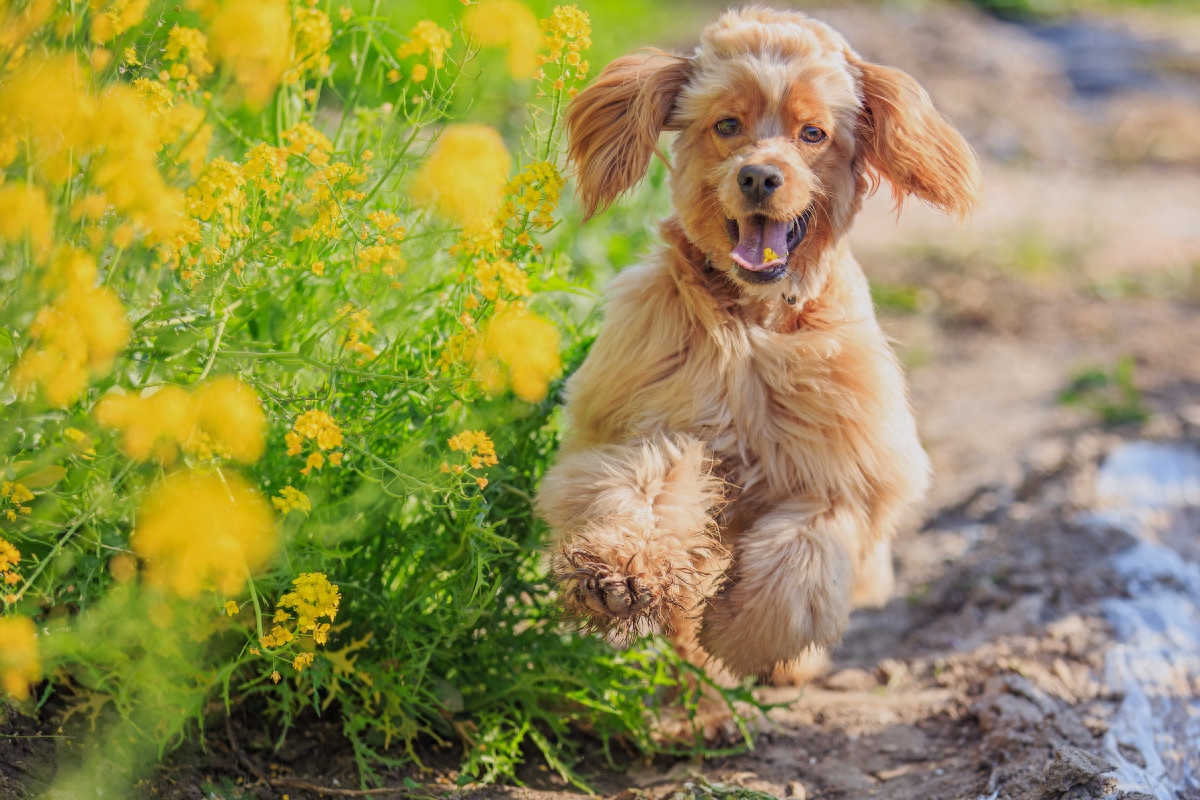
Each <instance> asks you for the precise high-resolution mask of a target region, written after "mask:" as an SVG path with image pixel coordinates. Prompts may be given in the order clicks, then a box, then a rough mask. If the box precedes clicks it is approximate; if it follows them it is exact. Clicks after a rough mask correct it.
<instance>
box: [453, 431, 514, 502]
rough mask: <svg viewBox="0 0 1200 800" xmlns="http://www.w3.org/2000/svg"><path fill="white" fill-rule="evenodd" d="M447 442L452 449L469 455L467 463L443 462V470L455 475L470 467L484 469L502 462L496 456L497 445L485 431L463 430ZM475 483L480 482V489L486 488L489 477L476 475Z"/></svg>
mask: <svg viewBox="0 0 1200 800" xmlns="http://www.w3.org/2000/svg"><path fill="white" fill-rule="evenodd" d="M446 444H448V445H449V446H450V449H451V450H454V451H456V452H461V453H463V454H464V455H466V456H467V463H466V464H465V465H463V464H454V465H451V464H449V463H447V462H444V461H443V462H442V467H441V469H442V472H453V473H454V474H455V475H461V474H463V472H465V471H466V470H468V469H473V470H474V469H483V468H485V467H494V466H496V465H497V464H499V463H500V459H499V458H498V457H497V456H496V445H495V443H494V442H493V441H492V439H491V437H489V436H488V435H487V434H486V433H484V432H483V431H470V430H468V431H462V432H461V433H458V434H456V435H454V436H451V437H450V438H449V439H448V440H446ZM475 483H477V484H479V488H480V489H486V488H487V485H488V479H487V478H485V477H483V476H482V475H480V476H476V478H475Z"/></svg>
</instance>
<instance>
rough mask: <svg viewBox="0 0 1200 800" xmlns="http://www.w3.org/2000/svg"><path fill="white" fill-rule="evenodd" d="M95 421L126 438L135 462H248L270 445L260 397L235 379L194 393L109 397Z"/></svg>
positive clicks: (171, 389) (171, 390)
mask: <svg viewBox="0 0 1200 800" xmlns="http://www.w3.org/2000/svg"><path fill="white" fill-rule="evenodd" d="M95 414H96V420H97V421H98V422H99V423H100V424H101V425H102V426H104V427H106V428H115V429H117V430H119V431H121V433H122V434H123V437H122V441H121V449H122V450H123V451H124V452H125V453H126V455H128V456H129V457H130V458H133V459H135V460H137V461H148V460H150V459H151V458H154V459H156V460H158V461H160V462H162V463H164V464H171V463H173V462H174V460H175V456H176V455H177V453H178V451H179V450H180V449H182V450H183V451H184V452H185V453H188V454H189V455H192V456H195V457H197V458H199V459H201V460H204V461H207V460H212V459H213V458H217V457H219V458H224V459H233V460H236V461H241V462H243V463H246V464H249V463H253V462H255V461H257V460H258V459H259V458H260V457H261V456H262V454H263V450H264V448H265V446H266V427H267V422H266V417H265V416H264V414H263V411H262V407H261V404H260V402H259V399H258V395H257V394H256V393H255V392H254V390H253V389H251V388H250V387H249V386H246V385H245V384H244V383H242V382H241V381H239V380H237V379H236V378H232V377H220V378H215V379H213V380H211V381H209V382H207V383H205V384H202V385H201V386H199V387H197V389H196V391H195V392H194V393H192V394H189V393H188V392H187V391H186V390H184V389H181V388H180V387H178V386H163V387H160V388H159V389H158V390H157V391H153V392H150V391H147V392H144V393H143V394H141V395H140V396H139V395H130V394H119V393H109V394H106V395H105V396H104V397H103V398H101V399H100V402H99V403H98V404H97V405H96V411H95Z"/></svg>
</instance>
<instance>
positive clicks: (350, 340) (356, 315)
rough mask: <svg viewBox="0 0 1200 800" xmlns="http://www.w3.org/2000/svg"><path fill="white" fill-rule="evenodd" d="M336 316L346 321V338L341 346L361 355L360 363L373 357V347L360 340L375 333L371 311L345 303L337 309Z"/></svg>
mask: <svg viewBox="0 0 1200 800" xmlns="http://www.w3.org/2000/svg"><path fill="white" fill-rule="evenodd" d="M338 316H339V317H342V318H343V319H345V320H346V322H347V331H346V338H345V340H344V341H343V342H342V346H343V347H344V348H345V349H347V350H350V351H352V352H355V353H358V355H359V356H361V358H360V363H363V362H365V360H367V359H371V358H374V357H375V355H376V354H375V348H373V347H371V345H369V344H367V343H366V342H364V341H363V340H362V337H364V336H370V335H371V334H372V333H375V323H373V322H371V312H370V311H368V310H367V309H365V308H358V309H356V308H355V307H354V306H353V305H352V304H350V303H347V304H346V305H344V306H342V307H341V308H340V309H338Z"/></svg>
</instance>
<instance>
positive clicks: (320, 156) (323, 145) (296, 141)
mask: <svg viewBox="0 0 1200 800" xmlns="http://www.w3.org/2000/svg"><path fill="white" fill-rule="evenodd" d="M283 141H284V142H285V143H286V144H287V151H288V152H289V153H291V154H292V155H297V156H304V157H305V158H307V159H308V160H309V161H311V162H312V163H313V164H314V165H316V166H318V167H324V166H325V165H327V164H328V163H329V156H330V153H331V152H332V151H333V144H332V143H331V142H330V141H329V137H327V136H326V135H325V134H323V133H321V132H320V131H319V130H317V129H316V128H314V127H313V126H311V125H309V124H308V123H307V122H300V123H297V124H296V125H294V126H292V127H291V128H288V129H287V130H286V131H284V132H283Z"/></svg>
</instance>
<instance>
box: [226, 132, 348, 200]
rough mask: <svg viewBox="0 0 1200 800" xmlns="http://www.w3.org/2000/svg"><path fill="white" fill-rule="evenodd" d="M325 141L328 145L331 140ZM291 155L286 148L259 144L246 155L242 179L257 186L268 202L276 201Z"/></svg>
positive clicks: (263, 143) (264, 143)
mask: <svg viewBox="0 0 1200 800" xmlns="http://www.w3.org/2000/svg"><path fill="white" fill-rule="evenodd" d="M306 127H307V126H306ZM314 133H315V131H314ZM284 135H287V134H286V133H285V134H284ZM317 135H318V136H320V134H317ZM321 138H324V137H323V136H322V137H321ZM325 141H326V143H328V141H329V140H328V139H326V140H325ZM289 154H290V151H289V150H287V149H286V148H283V147H273V146H271V145H269V144H267V143H266V142H259V143H258V144H256V145H254V147H252V148H250V152H248V153H246V158H245V163H244V164H242V177H243V178H245V179H246V181H247V182H249V183H252V184H254V185H255V186H257V187H258V189H259V190H260V191H261V192H262V193H263V195H264V196H265V197H266V198H267V199H268V200H274V199H275V198H277V197H278V196H279V192H280V190H281V189H282V188H283V176H284V175H286V174H287V166H288V165H287V160H288V155H289Z"/></svg>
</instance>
